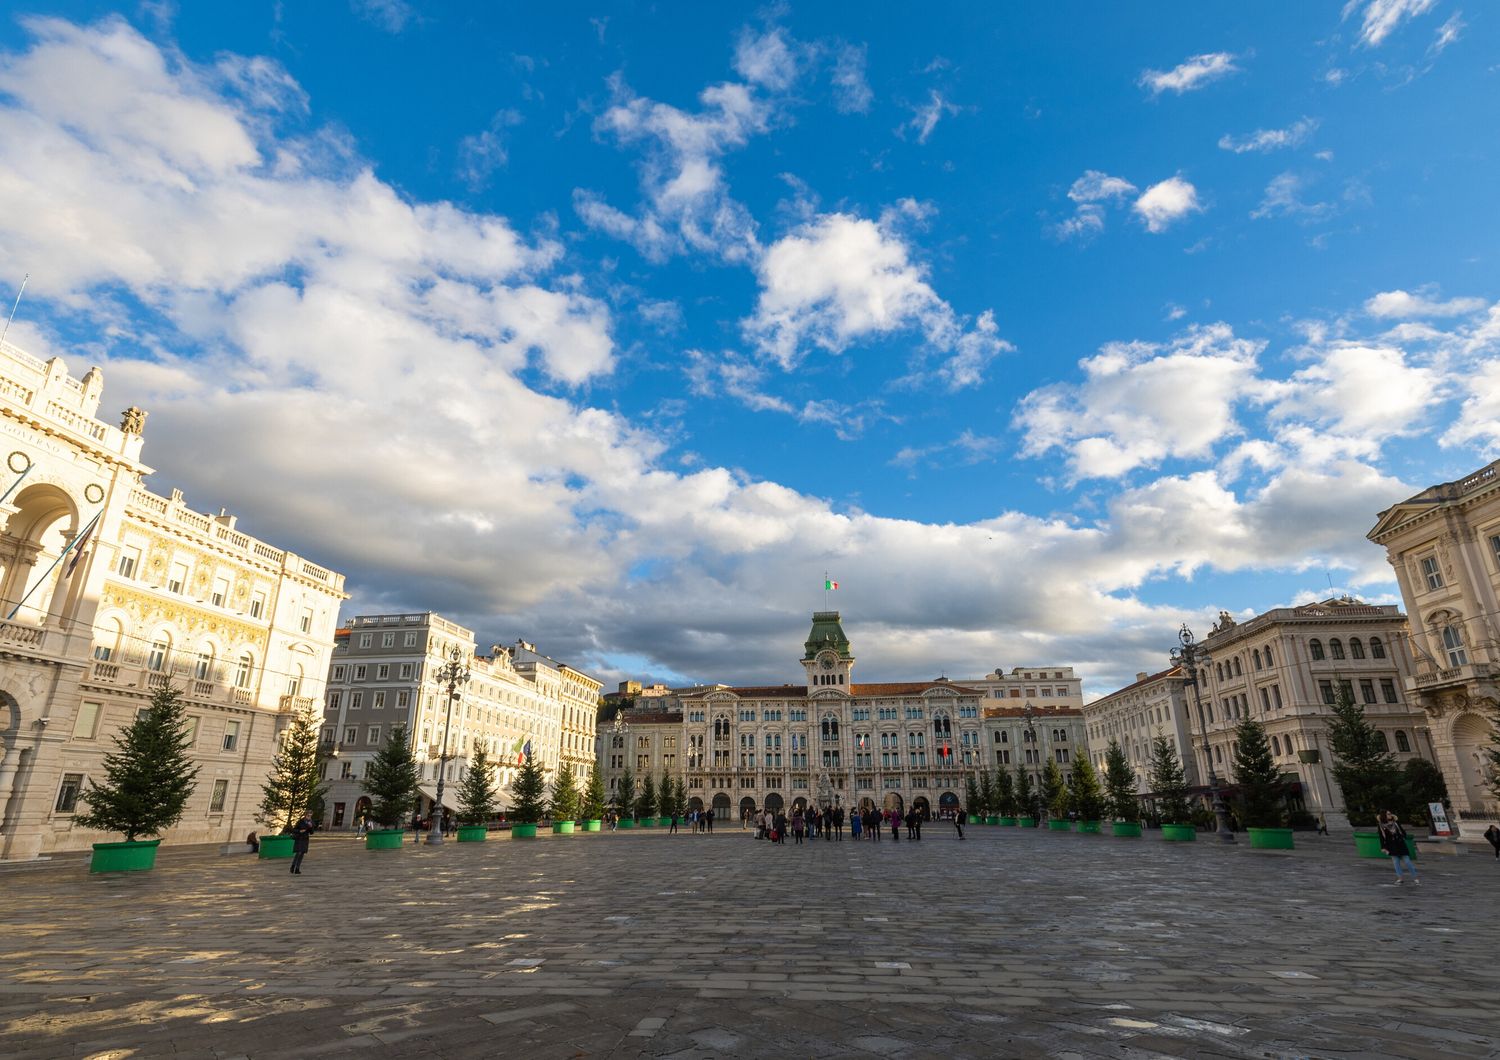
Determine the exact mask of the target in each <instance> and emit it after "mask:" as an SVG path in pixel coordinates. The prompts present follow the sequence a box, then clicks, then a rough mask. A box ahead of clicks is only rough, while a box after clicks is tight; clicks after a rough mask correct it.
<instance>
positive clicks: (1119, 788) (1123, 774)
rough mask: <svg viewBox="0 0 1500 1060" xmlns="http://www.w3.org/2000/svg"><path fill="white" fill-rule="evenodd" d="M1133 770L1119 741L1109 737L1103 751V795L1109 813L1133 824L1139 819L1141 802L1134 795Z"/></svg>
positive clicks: (1134, 779) (1116, 818) (1118, 819)
mask: <svg viewBox="0 0 1500 1060" xmlns="http://www.w3.org/2000/svg"><path fill="white" fill-rule="evenodd" d="M1135 781H1136V777H1135V770H1134V769H1131V768H1130V763H1129V762H1128V761H1127V760H1126V758H1125V751H1124V750H1123V749H1122V748H1121V747H1120V741H1119V740H1115V739H1111V740H1110V741H1109V750H1107V751H1106V752H1105V753H1104V796H1105V799H1106V801H1107V802H1108V804H1109V814H1110V816H1111V817H1113V818H1114V819H1115V820H1117V821H1128V822H1130V823H1132V824H1134V823H1135V822H1136V821H1139V820H1140V819H1141V802H1140V799H1138V798H1137V797H1136V791H1135Z"/></svg>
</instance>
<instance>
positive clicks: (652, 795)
mask: <svg viewBox="0 0 1500 1060" xmlns="http://www.w3.org/2000/svg"><path fill="white" fill-rule="evenodd" d="M635 815H636V817H638V818H639V817H655V816H656V780H655V778H653V777H652V776H651V773H650V771H649V770H648V771H647V772H646V773H643V774H642V775H641V793H640V795H638V796H636V800H635Z"/></svg>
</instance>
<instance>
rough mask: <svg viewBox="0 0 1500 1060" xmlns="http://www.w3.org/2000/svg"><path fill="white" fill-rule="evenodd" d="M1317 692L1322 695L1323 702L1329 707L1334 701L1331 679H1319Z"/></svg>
mask: <svg viewBox="0 0 1500 1060" xmlns="http://www.w3.org/2000/svg"><path fill="white" fill-rule="evenodd" d="M1318 694H1319V695H1321V696H1322V697H1323V702H1324V703H1326V704H1328V705H1329V706H1330V707H1331V706H1333V704H1334V703H1335V701H1336V697H1335V695H1334V691H1333V682H1332V681H1319V682H1318Z"/></svg>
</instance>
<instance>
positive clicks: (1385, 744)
mask: <svg viewBox="0 0 1500 1060" xmlns="http://www.w3.org/2000/svg"><path fill="white" fill-rule="evenodd" d="M1375 739H1376V741H1377V742H1378V743H1379V744H1380V749H1381V750H1382V751H1389V750H1390V749H1391V745H1390V742H1389V741H1387V740H1386V738H1385V733H1383V732H1381V731H1380V730H1379V729H1376V730H1375Z"/></svg>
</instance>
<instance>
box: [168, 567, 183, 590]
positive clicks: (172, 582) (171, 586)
mask: <svg viewBox="0 0 1500 1060" xmlns="http://www.w3.org/2000/svg"><path fill="white" fill-rule="evenodd" d="M187 576H188V569H187V564H186V563H174V564H172V573H171V574H170V575H168V577H167V592H169V593H180V592H182V587H183V586H184V585H186V584H187Z"/></svg>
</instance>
